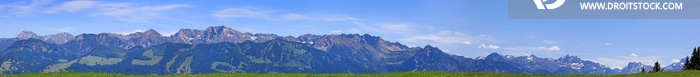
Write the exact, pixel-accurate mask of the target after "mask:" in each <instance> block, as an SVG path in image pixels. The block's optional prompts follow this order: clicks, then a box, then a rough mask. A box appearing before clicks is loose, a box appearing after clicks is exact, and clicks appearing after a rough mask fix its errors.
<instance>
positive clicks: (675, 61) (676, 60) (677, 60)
mask: <svg viewBox="0 0 700 77" xmlns="http://www.w3.org/2000/svg"><path fill="white" fill-rule="evenodd" d="M671 62H674V63H678V62H681V60H680V59H673V60H671Z"/></svg>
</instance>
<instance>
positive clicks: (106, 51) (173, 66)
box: [0, 26, 682, 74]
mask: <svg viewBox="0 0 700 77" xmlns="http://www.w3.org/2000/svg"><path fill="white" fill-rule="evenodd" d="M68 37H72V35H70V34H67V33H60V34H55V35H48V36H37V35H36V34H34V33H31V32H29V31H24V32H21V33H20V34H19V35H18V37H17V38H7V39H0V48H6V49H5V50H2V51H0V53H1V54H0V61H2V62H3V64H2V65H1V66H0V72H2V73H11V74H16V73H37V72H64V71H74V72H109V73H126V74H201V73H217V72H224V73H385V72H420V71H445V72H498V73H524V74H626V73H635V72H638V70H640V68H647V66H645V65H643V64H641V63H630V64H629V66H628V67H625V68H623V69H610V68H608V67H606V66H604V65H601V64H599V63H596V62H593V61H588V60H583V59H580V58H578V57H577V56H570V55H566V56H563V57H560V58H557V59H553V58H540V57H537V56H535V55H530V56H511V55H501V54H498V53H491V54H489V55H487V56H486V57H480V58H476V59H472V58H465V57H462V56H456V55H452V54H448V53H445V52H443V51H442V50H440V49H439V48H437V47H433V46H430V45H427V46H424V47H408V46H406V45H403V44H401V43H398V42H390V41H386V40H383V39H382V38H381V37H378V36H371V35H369V34H363V35H360V34H340V35H312V34H306V35H301V36H298V37H292V36H277V35H275V34H251V33H242V32H239V31H236V30H233V29H232V28H228V27H225V26H212V27H209V28H207V29H205V30H195V29H181V30H180V31H179V32H177V33H176V34H174V35H171V36H169V37H166V36H163V35H161V34H160V33H158V32H157V31H155V30H153V29H149V30H147V31H144V32H136V33H132V34H128V35H121V34H113V33H100V34H80V35H77V36H75V37H74V38H68ZM47 38H52V39H47ZM9 42H11V43H9ZM679 65H682V64H673V65H671V66H667V67H668V68H665V69H678V67H679ZM680 67H682V66H680ZM647 69H648V68H647Z"/></svg>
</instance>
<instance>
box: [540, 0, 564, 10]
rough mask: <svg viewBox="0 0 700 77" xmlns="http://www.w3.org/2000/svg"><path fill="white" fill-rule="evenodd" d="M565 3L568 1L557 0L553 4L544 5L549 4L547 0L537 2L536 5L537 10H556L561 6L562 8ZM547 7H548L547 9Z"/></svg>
mask: <svg viewBox="0 0 700 77" xmlns="http://www.w3.org/2000/svg"><path fill="white" fill-rule="evenodd" d="M564 1H566V0H557V1H555V2H554V3H552V4H544V2H547V0H535V5H537V9H556V8H559V6H561V5H562V4H564ZM542 4H544V5H542ZM545 6H547V7H546V8H545Z"/></svg>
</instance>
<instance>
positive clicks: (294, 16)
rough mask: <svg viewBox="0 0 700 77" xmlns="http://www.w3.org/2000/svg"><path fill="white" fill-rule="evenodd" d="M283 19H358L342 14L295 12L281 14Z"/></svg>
mask: <svg viewBox="0 0 700 77" xmlns="http://www.w3.org/2000/svg"><path fill="white" fill-rule="evenodd" d="M282 18H284V19H288V20H321V21H357V20H360V19H358V18H355V17H351V16H343V15H303V14H296V13H289V14H285V15H283V16H282Z"/></svg>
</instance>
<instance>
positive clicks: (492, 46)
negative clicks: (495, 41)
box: [479, 44, 501, 49]
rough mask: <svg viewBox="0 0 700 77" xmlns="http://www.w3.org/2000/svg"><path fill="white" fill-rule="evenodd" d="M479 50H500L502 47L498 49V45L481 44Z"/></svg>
mask: <svg viewBox="0 0 700 77" xmlns="http://www.w3.org/2000/svg"><path fill="white" fill-rule="evenodd" d="M479 48H484V49H499V48H501V47H498V46H496V45H486V44H481V45H479Z"/></svg>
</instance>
